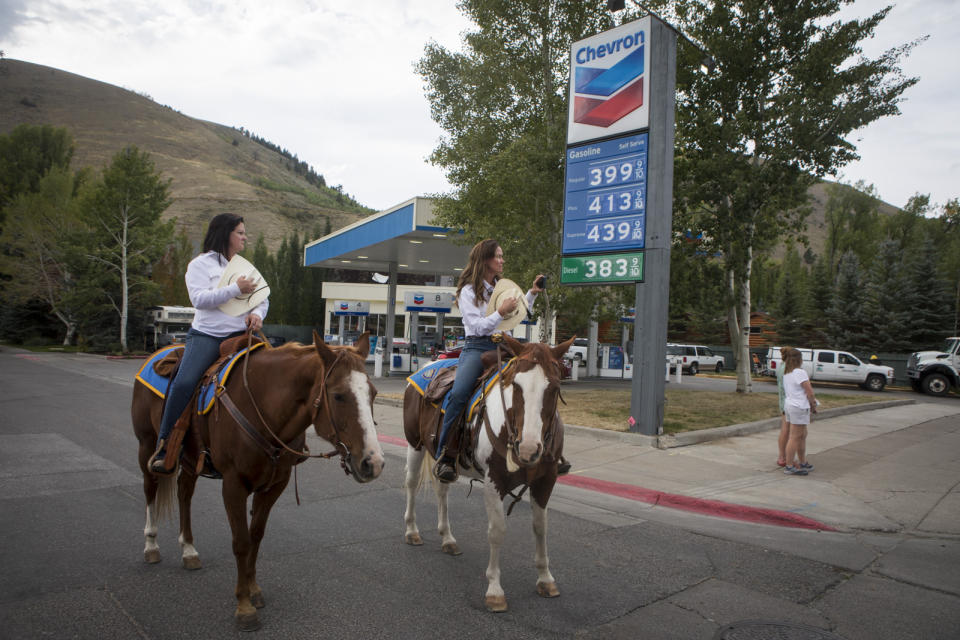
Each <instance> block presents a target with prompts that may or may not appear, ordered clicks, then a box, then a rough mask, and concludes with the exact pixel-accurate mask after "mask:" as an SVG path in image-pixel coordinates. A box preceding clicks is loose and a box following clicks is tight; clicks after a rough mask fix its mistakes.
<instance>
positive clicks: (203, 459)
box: [197, 449, 223, 480]
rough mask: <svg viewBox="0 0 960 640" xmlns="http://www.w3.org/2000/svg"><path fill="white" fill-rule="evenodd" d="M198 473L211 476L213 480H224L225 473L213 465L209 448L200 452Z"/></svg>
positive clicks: (207, 476)
mask: <svg viewBox="0 0 960 640" xmlns="http://www.w3.org/2000/svg"><path fill="white" fill-rule="evenodd" d="M197 475H198V476H203V477H204V478H210V479H211V480H223V474H222V473H220V472H219V471H217V469H216V467H214V466H213V460H212V459H211V458H210V450H209V449H204V450H203V451H201V452H200V456H199V457H198V459H197Z"/></svg>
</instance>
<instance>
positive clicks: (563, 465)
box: [557, 456, 572, 476]
mask: <svg viewBox="0 0 960 640" xmlns="http://www.w3.org/2000/svg"><path fill="white" fill-rule="evenodd" d="M571 466H572V465H571V464H570V461H569V460H567V459H566V458H564V457H563V456H560V462H558V463H557V475H558V476H565V475H567V474H568V473H570V467H571Z"/></svg>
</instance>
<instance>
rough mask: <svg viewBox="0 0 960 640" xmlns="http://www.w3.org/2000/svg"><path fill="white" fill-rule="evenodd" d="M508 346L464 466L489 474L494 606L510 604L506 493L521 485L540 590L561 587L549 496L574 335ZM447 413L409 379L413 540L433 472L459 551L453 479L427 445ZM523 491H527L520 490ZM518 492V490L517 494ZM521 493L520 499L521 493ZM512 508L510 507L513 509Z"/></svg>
mask: <svg viewBox="0 0 960 640" xmlns="http://www.w3.org/2000/svg"><path fill="white" fill-rule="evenodd" d="M503 339H504V341H505V343H506V346H507V348H508V349H509V350H510V351H511V352H512V353H513V354H514V355H515V356H516V357H515V359H514V360H513V362H512V363H511V364H509V366H507V367H506V368H505V369H504V370H503V372H502V373H501V376H500V381H499V382H498V383H497V384H495V385H494V386H493V387H492V389H491V390H490V391H489V392H488V395H487V398H486V409H485V410H484V411H483V412H482V413H483V416H484V417H483V418H482V419H480V420H477V421H476V423H475V424H474V425H473V427H472V428H471V429H470V430H469V432H468V433H467V434H466V436H465V437H464V438H463V439H462V441H464V442H465V441H467V440H471V441H473V442H476V446H475V448H474V449H473V455H472V456H471V457H472V460H470V461H468V463H469V468H466V467H464V465H463V464H462V463H463V456H461V457H460V461H459V462H460V464H459V465H458V467H459V469H460V473H461V474H462V475H465V476H467V477H470V478H475V479H478V480H482V481H483V487H484V488H483V492H484V493H483V497H484V504H485V505H486V509H487V519H488V523H489V526H488V528H487V540H488V542H489V544H490V558H489V562H488V565H487V572H486V575H487V580H488V586H487V592H486V596H485V605H486V607H487V609H488V610H490V611H506V609H507V599H506V595H505V594H504V592H503V588H502V587H501V585H500V547H501V545H502V544H503V538H504V534H505V533H506V521H505V517H504V512H503V500H504V497H505V496H506V495H507V494H508V493H511V492H512V491H513V490H515V489H517V488H518V487H529V488H530V498H531V499H530V506H531V509H532V511H533V534H534V538H535V540H536V555H535V557H534V564H535V565H536V567H537V573H538V577H537V593H538V594H540V595H541V596H544V597H547V598H552V597H555V596H558V595H560V592H559V590H558V589H557V585H556V582H555V581H554V579H553V575H551V573H550V566H549V559H548V558H547V501H548V500H549V499H550V494H551V492H552V491H553V486H554V484H555V483H556V481H557V464H558V462H559V460H560V456H561V454H562V453H563V424H562V422H560V420H559V416H558V415H557V399H558V398H559V396H560V362H559V360H560V358H561V357H562V356H563V354H564V353H566V351H567V349H569V348H570V345H571V344H573V339H570V340H568V341H567V342H564V343H562V344H560V345H558V346H556V347H553V348H550V347H548V346H547V345H544V344H538V343H527V344H523V343H520V342H518V341H516V340H514V339H513V338H511V337H510V336H507V335H504V336H503ZM440 420H441V413H440V409H439V408H438V407H435V406H433V405H432V404H431V403H429V402H427V401H425V400H424V398H423V396H421V395H420V393H419V392H418V391H417V390H416V389H415V388H413V386H412V385H411V386H408V387H407V389H406V391H405V392H404V397H403V427H404V433H405V435H406V438H407V442H408V443H409V444H410V447H409V448H408V449H407V473H406V480H405V488H406V492H407V508H406V512H405V513H404V522H405V524H406V534H405V540H406V542H407V544H411V545H421V544H423V540H422V538H421V537H420V531H419V530H418V529H417V522H416V512H415V511H414V498H415V496H416V494H417V491H418V490H419V488H420V486H421V485H422V475H423V474H424V473H427V474H430V477H431V479H433V480H434V482H433V486H434V490H435V491H436V494H437V530H438V532H439V533H440V536H441V538H442V541H441V544H442V546H441V548H442V550H443V551H444V552H445V553H449V554H451V555H459V554H460V549H459V547H458V546H457V541H456V539H455V538H454V537H453V534H452V533H451V531H450V521H449V517H448V509H447V494H448V491H449V485H448V484H443V483H440V482H438V481H436V479H435V478H434V477H433V474H432V471H431V466H432V465H431V460H430V459H429V458H427V457H426V453H427V451H428V450H429V452H430V453H431V454H434V453H435V447H436V445H435V440H434V439H433V438H432V437H431V436H432V435H433V433H434V432H435V430H436V425H437V423H438V421H440ZM522 494H523V492H522V491H521V493H520V496H522ZM511 495H513V494H511ZM519 499H520V498H519V496H517V497H516V498H515V500H519ZM508 513H509V511H508Z"/></svg>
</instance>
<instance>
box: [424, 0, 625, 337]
mask: <svg viewBox="0 0 960 640" xmlns="http://www.w3.org/2000/svg"><path fill="white" fill-rule="evenodd" d="M604 4H605V3H602V2H599V1H594V2H571V1H569V0H546V1H545V0H513V1H511V2H507V1H505V0H462V1H461V2H459V3H458V5H457V6H458V7H459V9H460V10H461V11H462V12H463V13H464V14H465V15H466V16H467V17H468V18H469V19H470V20H471V21H472V22H473V24H474V25H475V28H474V29H472V30H471V31H469V32H467V33H465V34H464V36H463V46H462V50H461V51H460V52H454V51H450V50H447V49H446V48H444V47H442V46H441V45H439V44H437V43H436V42H431V43H430V44H428V45H427V47H426V51H425V53H424V56H423V57H422V58H421V59H420V61H419V63H418V65H417V71H418V72H419V73H420V75H421V76H422V77H423V79H424V81H425V83H426V86H427V98H428V100H429V101H430V107H431V114H432V116H433V119H434V120H435V121H436V122H437V123H438V124H439V125H440V126H441V128H443V130H444V131H445V132H446V135H445V136H444V137H443V139H442V140H441V141H440V144H439V145H438V146H437V148H436V149H434V151H433V153H432V154H431V156H430V160H431V162H433V163H434V164H435V165H437V166H439V167H441V168H442V169H443V170H444V171H445V173H446V176H447V179H448V180H449V181H450V183H451V184H452V185H453V191H452V193H450V194H447V195H444V196H440V197H439V198H438V199H437V201H436V213H437V220H438V222H439V223H440V224H443V225H446V226H449V227H452V228H455V229H462V230H463V231H464V235H463V237H462V241H463V242H464V243H466V244H472V243H474V242H476V241H478V240H481V239H483V238H487V237H492V238H495V239H497V240H498V241H499V242H500V244H501V246H502V247H503V250H504V254H505V257H506V259H507V265H506V271H507V275H508V277H510V278H511V279H512V280H515V281H517V282H518V283H521V286H526V283H527V282H528V281H532V279H533V276H534V275H536V274H537V273H540V272H543V273H546V274H547V275H548V276H549V277H550V281H551V282H553V283H556V282H559V267H560V260H559V255H560V246H561V243H560V239H561V224H562V217H561V216H562V210H563V152H564V147H565V137H566V116H567V97H566V89H567V76H568V73H569V64H568V60H567V57H568V52H569V47H570V44H571V43H572V42H573V41H575V40H578V39H580V38H582V37H583V36H584V35H585V34H589V33H593V32H597V31H601V30H603V29H606V28H608V27H610V26H612V19H611V17H610V15H609V13H608V12H607V11H606V10H605V9H604ZM603 293H604V292H603V291H600V290H597V289H582V288H581V289H574V288H569V287H565V288H559V287H556V288H553V287H551V289H550V296H549V298H550V301H551V303H552V305H553V306H554V308H556V307H557V305H559V304H562V305H563V309H564V315H565V316H567V318H566V320H568V321H569V322H571V323H572V324H574V325H577V324H580V323H585V321H586V319H587V317H588V316H589V313H590V311H591V309H593V307H594V306H595V303H596V302H598V301H599V300H600V299H601V297H602V294H603ZM547 298H548V296H540V297H539V301H538V303H537V304H538V305H544V304H545V303H546V300H547ZM544 314H545V317H546V319H547V320H548V322H547V324H548V325H549V324H550V322H549V320H550V319H551V318H552V316H553V314H554V310H553V309H547V308H545V307H544Z"/></svg>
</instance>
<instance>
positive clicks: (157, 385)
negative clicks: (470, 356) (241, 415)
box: [137, 342, 456, 415]
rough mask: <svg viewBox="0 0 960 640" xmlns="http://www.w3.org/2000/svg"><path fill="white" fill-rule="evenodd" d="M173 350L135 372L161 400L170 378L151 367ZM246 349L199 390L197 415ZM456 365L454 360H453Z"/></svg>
mask: <svg viewBox="0 0 960 640" xmlns="http://www.w3.org/2000/svg"><path fill="white" fill-rule="evenodd" d="M265 344H266V343H265V342H259V343H257V344H255V345H253V346H252V347H250V349H249V351H254V350H255V349H258V348H260V347H262V346H263V345H265ZM174 349H180V350H182V349H183V345H182V344H175V345H171V346H169V347H164V348H163V349H161V350H160V351H157V352H156V353H154V354H153V355H152V356H150V357H149V358H147V361H146V362H144V363H143V366H142V367H140V371H138V372H137V380H139V381H140V382H142V383H143V384H144V386H146V387H147V388H148V389H150V390H151V391H153V392H154V393H155V394H157V395H158V396H160V397H161V398H163V397H165V396H166V393H167V386H168V385H169V382H170V378H169V376H161V375H159V374H158V373H157V372H156V371H154V370H153V365H154V364H155V363H156V362H157V361H158V360H160V359H162V358H163V357H165V356H166V355H167V354H169V353H170V352H171V351H173V350H174ZM247 351H248V349H241V350H240V351H238V352H236V353H235V354H233V357H232V358H230V361H229V362H227V364H226V365H225V366H223V367H221V368H220V371H219V372H218V373H217V381H216V383H212V382H211V383H210V384H208V385H205V386H203V387H201V388H200V401H199V402H198V403H197V413H198V414H200V415H202V414H205V413H207V412H208V411H210V409H211V408H212V407H213V402H214V400H216V399H217V387H218V386H220V385H222V384H226V382H227V376H229V375H230V371H231V370H232V369H233V366H234V365H235V364H236V363H237V362H238V361H239V360H240V358H241V357H243V356H244V355H246V353H247ZM454 363H456V360H454Z"/></svg>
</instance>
